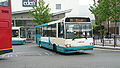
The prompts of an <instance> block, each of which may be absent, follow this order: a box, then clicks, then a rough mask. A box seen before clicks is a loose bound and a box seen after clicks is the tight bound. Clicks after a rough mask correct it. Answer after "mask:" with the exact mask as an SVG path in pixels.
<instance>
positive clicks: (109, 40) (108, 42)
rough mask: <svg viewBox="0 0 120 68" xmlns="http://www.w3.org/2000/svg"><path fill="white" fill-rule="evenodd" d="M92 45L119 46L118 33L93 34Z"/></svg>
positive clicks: (119, 37)
mask: <svg viewBox="0 0 120 68" xmlns="http://www.w3.org/2000/svg"><path fill="white" fill-rule="evenodd" d="M93 39H94V41H93V43H94V45H100V46H114V47H116V46H117V47H120V35H116V36H114V35H113V36H109V37H105V36H94V38H93Z"/></svg>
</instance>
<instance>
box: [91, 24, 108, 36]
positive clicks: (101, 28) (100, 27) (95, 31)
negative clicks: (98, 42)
mask: <svg viewBox="0 0 120 68" xmlns="http://www.w3.org/2000/svg"><path fill="white" fill-rule="evenodd" d="M106 33H107V31H106V30H105V27H104V26H103V25H96V24H93V34H94V35H98V34H103V35H105V34H106Z"/></svg>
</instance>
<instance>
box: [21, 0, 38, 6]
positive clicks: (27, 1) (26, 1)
mask: <svg viewBox="0 0 120 68" xmlns="http://www.w3.org/2000/svg"><path fill="white" fill-rule="evenodd" d="M22 4H23V7H32V6H37V0H23V2H22Z"/></svg>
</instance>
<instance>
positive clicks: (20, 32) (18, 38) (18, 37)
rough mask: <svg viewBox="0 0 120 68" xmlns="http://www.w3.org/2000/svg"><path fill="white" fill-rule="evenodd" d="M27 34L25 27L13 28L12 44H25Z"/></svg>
mask: <svg viewBox="0 0 120 68" xmlns="http://www.w3.org/2000/svg"><path fill="white" fill-rule="evenodd" d="M25 42H26V32H25V28H24V27H12V44H25Z"/></svg>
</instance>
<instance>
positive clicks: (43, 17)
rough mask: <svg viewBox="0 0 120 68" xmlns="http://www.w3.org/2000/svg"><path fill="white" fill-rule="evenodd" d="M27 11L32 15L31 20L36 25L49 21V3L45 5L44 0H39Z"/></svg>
mask: <svg viewBox="0 0 120 68" xmlns="http://www.w3.org/2000/svg"><path fill="white" fill-rule="evenodd" d="M29 13H30V14H31V15H32V16H33V17H34V19H33V22H35V23H38V25H41V24H45V23H48V22H50V21H51V16H52V14H50V8H49V4H47V5H45V2H44V0H39V2H38V6H34V7H33V10H30V11H29Z"/></svg>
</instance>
